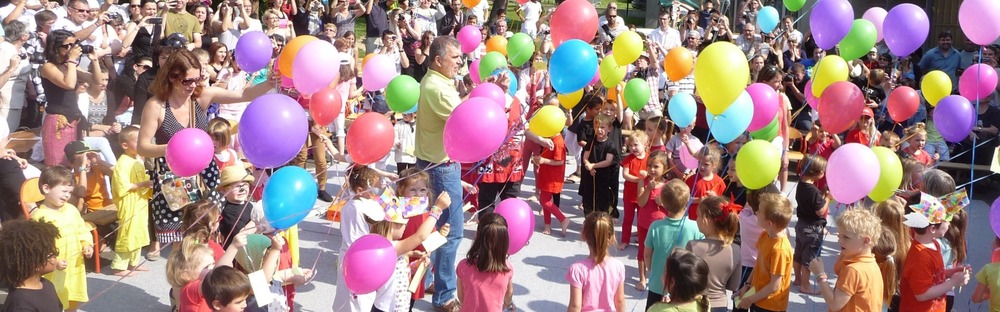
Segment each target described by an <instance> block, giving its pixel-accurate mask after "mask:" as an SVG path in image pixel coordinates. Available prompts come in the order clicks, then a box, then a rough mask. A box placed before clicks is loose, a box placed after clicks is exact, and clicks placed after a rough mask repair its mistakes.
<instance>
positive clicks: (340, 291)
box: [333, 166, 385, 312]
mask: <svg viewBox="0 0 1000 312" xmlns="http://www.w3.org/2000/svg"><path fill="white" fill-rule="evenodd" d="M381 180H382V177H380V176H379V174H378V173H377V172H375V170H374V169H371V168H369V167H367V166H354V168H352V169H351V170H350V171H348V172H347V185H345V187H346V188H349V189H350V190H351V192H352V193H353V194H354V196H353V197H352V198H351V200H348V201H347V203H345V204H344V207H343V208H341V217H340V235H341V241H340V254H341V255H343V254H346V253H347V248H349V247H351V244H354V241H356V240H357V239H359V238H361V237H362V236H364V235H366V234H368V233H370V229H369V226H368V224H369V222H367V221H369V220H371V223H374V222H377V221H381V220H384V219H385V211H384V210H382V207H381V206H379V204H378V202H376V201H375V200H373V198H375V196H378V195H381V194H375V193H376V192H377V191H376V189H377V188H381V185H382V181H381ZM379 193H381V192H379ZM340 271H341V270H337V285H346V284H345V282H344V275H343V274H341V272H340ZM374 304H375V293H374V292H373V293H368V294H356V295H352V294H351V292H350V290H348V289H347V287H337V292H336V294H335V297H334V300H333V306H334V307H338V308H339V309H343V310H350V311H365V312H367V311H371V308H372V306H374ZM341 307H343V308H341ZM347 307H349V308H347Z"/></svg>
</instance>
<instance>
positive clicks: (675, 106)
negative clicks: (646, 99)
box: [667, 92, 698, 128]
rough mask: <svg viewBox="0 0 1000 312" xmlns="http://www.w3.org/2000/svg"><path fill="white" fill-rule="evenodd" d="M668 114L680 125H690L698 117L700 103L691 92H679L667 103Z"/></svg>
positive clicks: (682, 126)
mask: <svg viewBox="0 0 1000 312" xmlns="http://www.w3.org/2000/svg"><path fill="white" fill-rule="evenodd" d="M667 114H670V120H673V121H674V123H675V124H677V126H678V127H681V128H684V127H687V126H690V125H691V124H693V123H694V121H695V118H697V117H698V103H697V102H695V100H694V96H691V94H690V93H686V92H678V93H677V94H674V96H673V97H671V98H670V102H669V103H667Z"/></svg>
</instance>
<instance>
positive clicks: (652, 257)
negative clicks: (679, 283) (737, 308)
mask: <svg viewBox="0 0 1000 312" xmlns="http://www.w3.org/2000/svg"><path fill="white" fill-rule="evenodd" d="M690 192H691V190H690V189H689V188H688V186H687V184H684V182H681V180H679V179H673V180H670V181H669V182H667V183H666V185H664V186H663V190H662V191H660V196H659V197H657V199H658V200H659V202H660V204H662V205H663V207H664V208H665V209H666V210H667V218H666V219H663V220H659V221H656V222H653V224H652V225H650V227H649V235H648V236H646V242H645V244H646V250H645V252H644V253H643V259H644V260H645V262H646V263H647V264H648V265H647V266H646V270H647V271H649V276H650V278H649V294H648V295H647V297H646V309H649V307H652V306H653V304H654V303H657V302H660V301H661V300H662V299H663V297H664V295H666V294H667V293H666V292H665V291H667V289H666V284H664V280H663V269H664V268H665V265H666V263H667V257H668V256H669V255H670V253H671V251H673V249H674V248H675V247H677V248H679V247H680V246H687V243H688V242H689V241H692V240H696V239H703V238H705V235H702V234H701V232H698V225H697V224H695V222H694V221H691V220H687V219H685V218H684V206H685V205H687V203H688V200H690ZM675 286H676V285H675ZM671 295H673V294H671Z"/></svg>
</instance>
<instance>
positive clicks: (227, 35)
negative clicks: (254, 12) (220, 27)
mask: <svg viewBox="0 0 1000 312" xmlns="http://www.w3.org/2000/svg"><path fill="white" fill-rule="evenodd" d="M242 20H243V18H242V17H236V19H235V20H233V29H230V30H227V31H224V32H222V33H220V34H219V42H222V44H224V45H226V48H227V49H229V51H232V50H235V49H236V42H237V41H239V40H240V36H241V35H243V33H244V32H251V31H255V30H257V31H264V28H263V26H261V24H260V20H256V19H252V18H251V19H250V20H249V21H247V29H243V30H240V21H242Z"/></svg>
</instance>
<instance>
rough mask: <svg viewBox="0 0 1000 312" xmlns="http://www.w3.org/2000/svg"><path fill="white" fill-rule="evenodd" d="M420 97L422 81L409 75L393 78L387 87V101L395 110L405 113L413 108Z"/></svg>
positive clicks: (390, 107)
mask: <svg viewBox="0 0 1000 312" xmlns="http://www.w3.org/2000/svg"><path fill="white" fill-rule="evenodd" d="M419 98H420V83H419V82H417V80H415V79H413V77H410V76H407V75H402V76H396V78H392V81H389V85H388V86H386V87H385V102H386V103H387V104H389V109H392V111H394V112H398V113H405V112H408V111H410V110H412V109H413V107H414V106H416V105H417V99H419Z"/></svg>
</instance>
